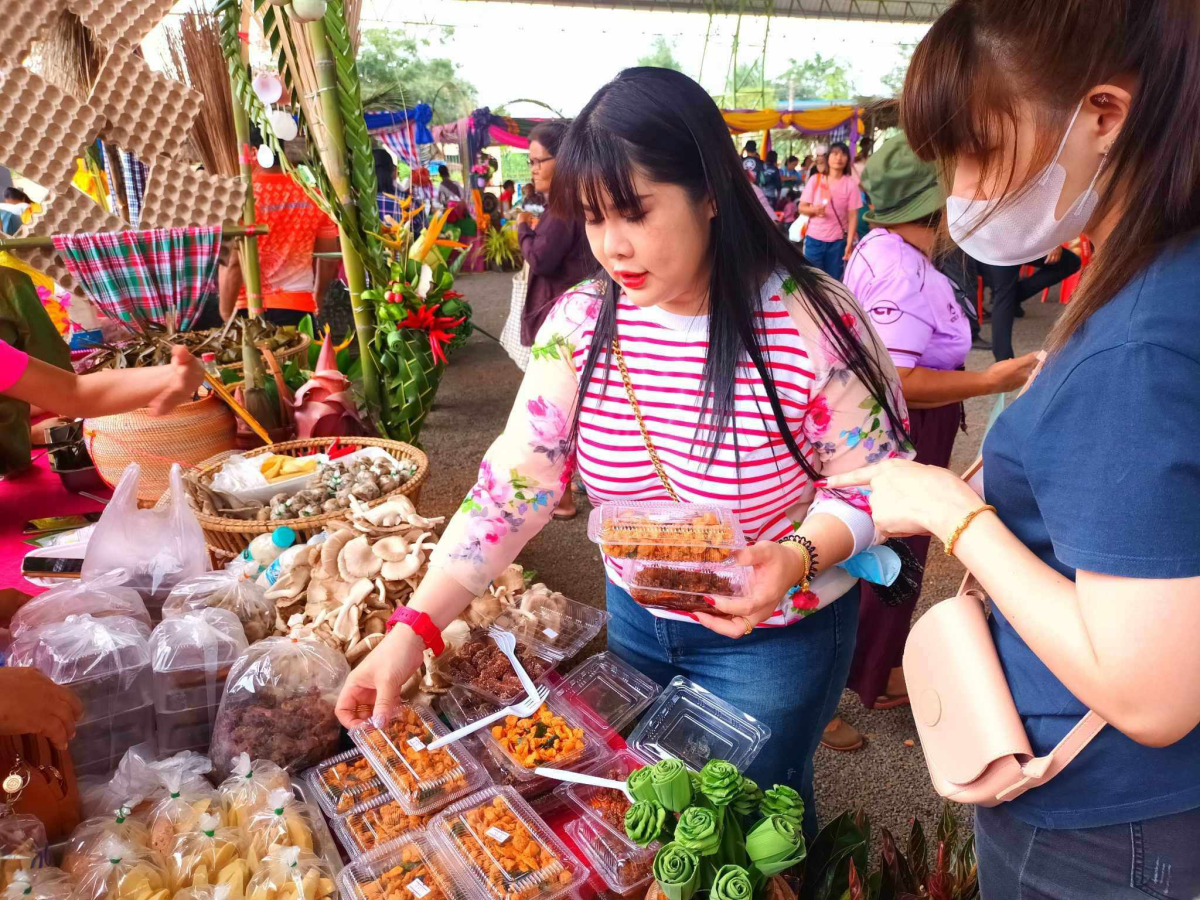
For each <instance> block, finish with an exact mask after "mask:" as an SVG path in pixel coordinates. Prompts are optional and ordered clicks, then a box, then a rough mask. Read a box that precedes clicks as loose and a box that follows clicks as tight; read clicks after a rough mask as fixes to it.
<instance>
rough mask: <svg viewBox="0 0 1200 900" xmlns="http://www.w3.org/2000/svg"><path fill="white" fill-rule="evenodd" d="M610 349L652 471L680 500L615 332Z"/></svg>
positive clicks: (669, 493) (674, 496) (668, 491)
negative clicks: (634, 388)
mask: <svg viewBox="0 0 1200 900" xmlns="http://www.w3.org/2000/svg"><path fill="white" fill-rule="evenodd" d="M612 349H613V356H615V357H616V358H617V368H618V369H620V370H621V381H623V382H624V383H625V396H626V397H628V398H629V405H630V406H632V407H633V417H634V418H635V419H637V423H638V428H640V429H641V432H642V441H643V442H644V443H645V444H646V452H647V453H649V454H650V462H651V463H653V464H654V471H655V472H657V473H658V479H659V481H661V482H662V486H663V487H664V488H665V489H666V491H667V496H668V497H670V498H671V499H672V500H674V501H675V502H676V503H679V502H681V501H680V500H679V495H678V494H676V493H675V488H673V487H671V480H670V479H669V478H667V473H666V470H665V469H663V464H662V460H660V459H659V458H658V451H657V450H655V449H654V441H652V440H651V439H650V432H649V431H647V430H646V423H645V422H643V421H642V408H641V407H640V406H638V402H637V396H636V395H635V394H634V393H633V382H632V381H631V380H630V379H629V369H627V368H626V367H625V354H623V353H622V352H621V339H620V338H619V337H617V336H616V335H615V334H614V335H613V339H612Z"/></svg>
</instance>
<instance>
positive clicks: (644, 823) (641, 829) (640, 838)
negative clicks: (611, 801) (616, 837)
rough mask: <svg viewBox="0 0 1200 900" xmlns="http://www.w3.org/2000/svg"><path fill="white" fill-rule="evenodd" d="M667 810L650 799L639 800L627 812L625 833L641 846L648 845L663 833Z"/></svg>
mask: <svg viewBox="0 0 1200 900" xmlns="http://www.w3.org/2000/svg"><path fill="white" fill-rule="evenodd" d="M666 819H667V811H666V810H665V809H663V808H662V807H661V806H659V805H658V804H657V803H653V802H651V801H649V800H639V801H638V802H637V803H635V804H633V806H631V807H629V809H628V810H627V811H626V813H625V834H626V835H627V836H628V837H629V839H630V840H631V841H633V842H634V843H635V844H637V845H638V846H639V847H648V846H650V845H651V844H653V843H654V842H655V841H657V840H658V838H659V836H660V835H661V834H662V830H663V823H664V822H665V821H666Z"/></svg>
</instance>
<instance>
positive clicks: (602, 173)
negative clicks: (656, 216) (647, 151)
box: [550, 127, 645, 220]
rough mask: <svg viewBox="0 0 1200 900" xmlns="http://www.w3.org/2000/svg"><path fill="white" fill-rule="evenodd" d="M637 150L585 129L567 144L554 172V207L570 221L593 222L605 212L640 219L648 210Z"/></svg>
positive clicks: (573, 136)
mask: <svg viewBox="0 0 1200 900" xmlns="http://www.w3.org/2000/svg"><path fill="white" fill-rule="evenodd" d="M637 171H638V167H637V163H636V162H635V161H634V158H633V148H632V147H631V146H630V145H629V143H628V142H626V141H625V140H623V139H621V138H618V137H614V136H613V135H611V134H602V133H600V131H599V130H598V129H595V128H591V127H585V128H581V129H580V130H579V132H578V133H577V134H573V135H572V136H571V139H570V140H569V141H567V142H566V143H565V144H564V147H563V151H562V153H561V155H560V156H559V157H558V160H557V163H556V165H555V169H554V192H553V195H552V196H551V200H550V203H551V206H552V208H553V210H554V213H555V215H558V216H560V217H562V218H566V219H581V218H582V219H589V220H590V219H593V218H595V217H596V216H597V215H598V214H601V213H603V212H604V211H605V210H612V211H613V212H615V213H616V214H617V215H620V216H624V217H626V218H638V217H640V216H642V215H643V214H644V212H645V210H644V209H643V207H642V199H641V196H640V195H639V193H638V190H637V186H636V185H635V184H634V178H635V177H636V174H637Z"/></svg>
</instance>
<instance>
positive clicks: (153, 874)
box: [71, 834, 171, 900]
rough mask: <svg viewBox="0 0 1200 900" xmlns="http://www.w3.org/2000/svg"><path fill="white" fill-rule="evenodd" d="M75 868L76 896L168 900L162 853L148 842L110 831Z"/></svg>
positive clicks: (101, 899)
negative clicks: (143, 843) (127, 839)
mask: <svg viewBox="0 0 1200 900" xmlns="http://www.w3.org/2000/svg"><path fill="white" fill-rule="evenodd" d="M83 863H84V864H83V866H82V867H80V868H77V869H75V870H74V871H72V873H71V875H72V877H73V878H74V879H75V885H76V890H75V893H74V895H73V900H169V898H170V896H171V895H170V891H169V889H168V887H167V874H166V871H165V868H164V866H163V860H162V857H161V856H159V855H158V854H157V853H155V852H154V851H153V850H151V849H149V848H148V847H146V846H141V845H138V844H135V843H132V842H130V841H125V840H122V839H121V838H120V837H118V836H116V835H111V834H110V835H108V836H107V837H105V838H104V840H103V841H101V842H100V844H99V845H98V846H97V848H96V852H95V853H94V854H91V855H89V856H88V857H87V858H86V859H85V860H84V861H83Z"/></svg>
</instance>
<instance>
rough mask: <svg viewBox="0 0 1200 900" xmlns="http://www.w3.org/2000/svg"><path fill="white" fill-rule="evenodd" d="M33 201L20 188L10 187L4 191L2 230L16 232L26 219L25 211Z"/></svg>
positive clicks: (1, 204) (1, 209)
mask: <svg viewBox="0 0 1200 900" xmlns="http://www.w3.org/2000/svg"><path fill="white" fill-rule="evenodd" d="M31 206H33V201H32V200H30V199H29V195H28V194H26V193H25V192H24V191H23V190H21V189H20V188H15V187H10V188H7V189H6V190H5V191H4V202H3V203H0V231H2V232H4V233H5V234H16V233H17V232H18V231H20V230H21V225H22V224H24V221H25V218H24V217H25V212H26V210H28V209H29V208H30V207H31Z"/></svg>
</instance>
